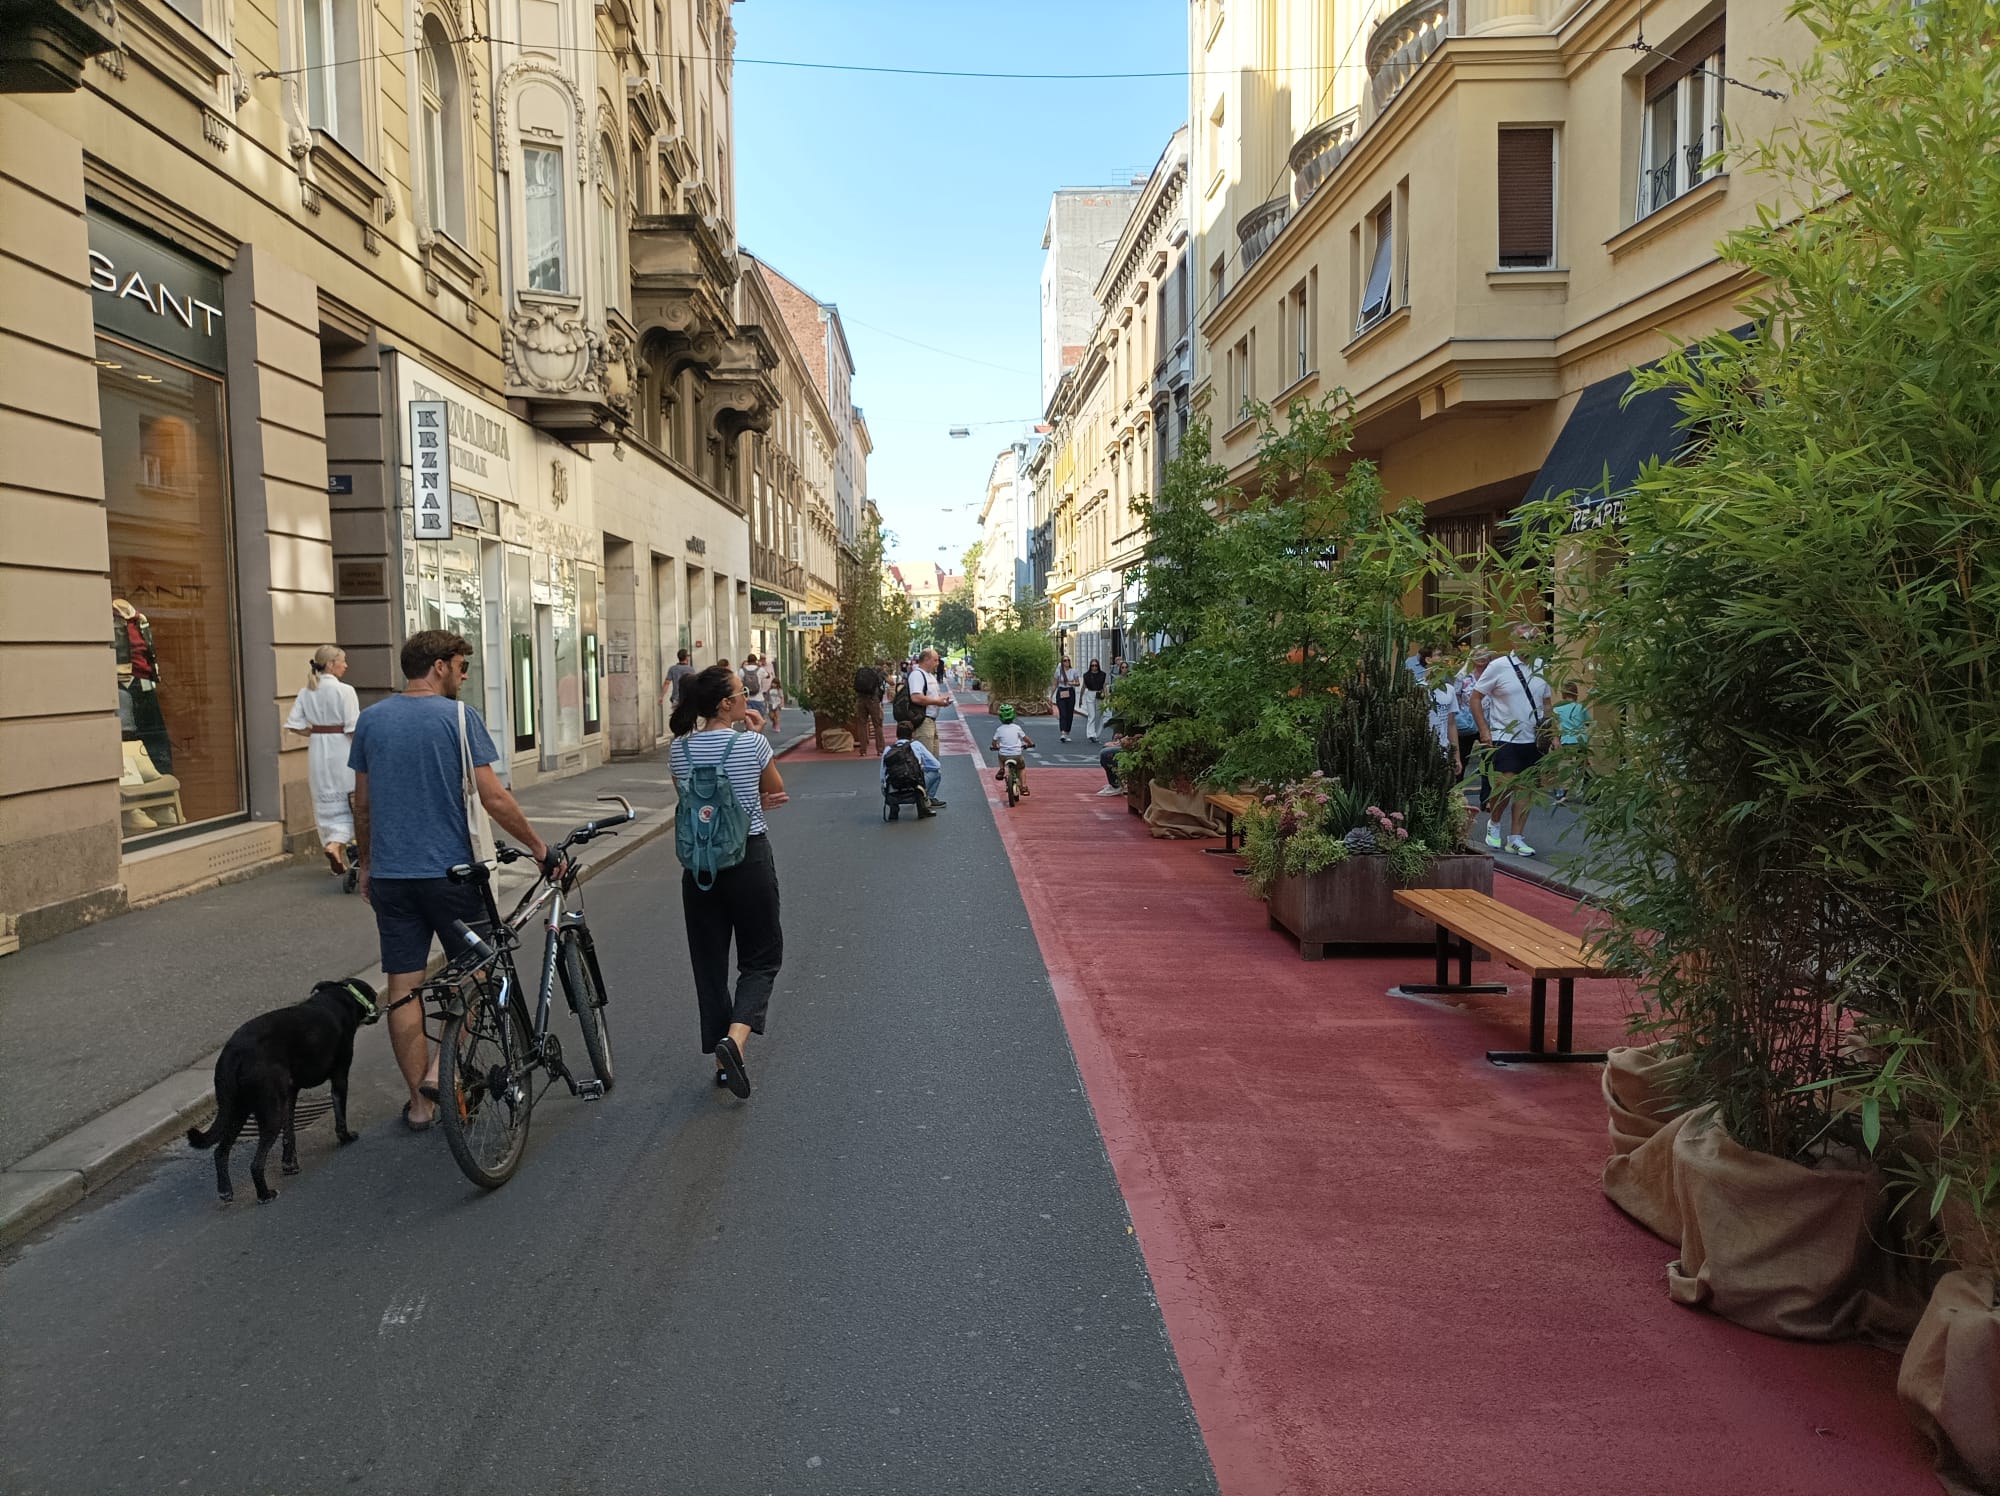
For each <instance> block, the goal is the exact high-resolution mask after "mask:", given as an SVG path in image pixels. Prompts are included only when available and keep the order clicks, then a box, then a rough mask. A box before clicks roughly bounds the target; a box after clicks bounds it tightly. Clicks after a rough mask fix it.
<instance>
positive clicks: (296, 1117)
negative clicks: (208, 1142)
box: [201, 1089, 333, 1143]
mask: <svg viewBox="0 0 2000 1496" xmlns="http://www.w3.org/2000/svg"><path fill="white" fill-rule="evenodd" d="M332 1114H333V1092H332V1090H331V1089H326V1090H319V1091H301V1092H299V1101H298V1105H297V1106H296V1107H294V1108H293V1111H292V1117H293V1127H294V1129H295V1130H296V1131H298V1132H304V1131H305V1130H306V1129H307V1128H308V1127H310V1126H312V1125H313V1123H315V1122H317V1121H319V1120H320V1118H322V1117H327V1116H331V1115H332ZM213 1126H215V1114H214V1113H213V1112H211V1113H209V1117H208V1120H207V1121H206V1122H204V1123H202V1124H201V1130H202V1131H203V1132H207V1131H208V1130H209V1128H211V1127H213ZM263 1135H264V1130H263V1129H262V1128H261V1127H259V1126H258V1125H257V1119H256V1118H255V1117H252V1118H250V1120H249V1121H247V1122H246V1123H244V1124H243V1131H242V1132H241V1133H239V1134H237V1138H236V1141H237V1142H238V1143H241V1142H243V1141H244V1139H246V1138H261V1137H262V1136H263Z"/></svg>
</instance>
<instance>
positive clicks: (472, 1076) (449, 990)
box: [425, 795, 636, 1190]
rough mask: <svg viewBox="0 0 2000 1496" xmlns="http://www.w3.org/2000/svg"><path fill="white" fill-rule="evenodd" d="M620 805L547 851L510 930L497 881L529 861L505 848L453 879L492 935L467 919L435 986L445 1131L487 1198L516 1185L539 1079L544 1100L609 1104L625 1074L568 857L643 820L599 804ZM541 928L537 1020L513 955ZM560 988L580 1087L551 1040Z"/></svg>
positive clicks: (458, 870) (626, 808) (465, 866)
mask: <svg viewBox="0 0 2000 1496" xmlns="http://www.w3.org/2000/svg"><path fill="white" fill-rule="evenodd" d="M598 798H599V799H600V800H609V801H616V802H617V803H618V806H619V814H617V815H615V816H607V817H606V818H604V819H603V820H597V821H588V822H586V823H584V824H583V825H581V826H579V827H577V828H576V829H575V830H574V831H572V832H570V834H569V835H568V836H566V837H564V838H563V839H562V840H561V841H560V842H558V843H557V844H556V845H555V846H554V847H552V848H550V858H549V862H548V864H546V865H545V866H543V867H542V869H541V871H540V874H539V876H538V877H537V878H536V879H535V881H534V883H533V884H531V885H530V886H529V888H528V890H527V891H526V892H525V893H523V894H522V895H521V899H520V902H519V903H518V904H516V905H515V906H514V910H513V912H512V913H510V914H508V915H507V916H506V917H505V918H504V919H503V918H502V917H501V915H500V907H499V905H498V904H496V903H495V902H494V898H493V871H494V869H495V868H497V867H498V866H500V865H501V864H502V863H509V862H518V861H519V860H520V859H522V858H523V857H526V856H527V855H528V854H527V853H526V852H523V851H522V850H521V849H520V848H518V847H510V846H502V847H500V848H499V849H498V850H497V853H496V855H495V857H494V860H493V861H491V862H475V863H461V864H460V865H459V866H457V867H455V868H453V869H451V871H450V872H449V873H448V874H447V876H448V877H449V878H450V879H451V880H452V881H453V882H454V883H470V884H473V885H475V886H477V888H478V889H479V891H480V895H481V897H483V898H484V899H485V901H486V913H487V922H488V929H489V931H490V935H489V936H482V935H481V934H480V933H479V932H478V931H476V930H474V929H473V928H472V927H471V926H470V925H468V924H466V922H465V921H464V920H458V921H456V922H455V923H454V925H453V930H454V932H455V933H456V934H457V936H458V938H459V941H460V943H461V944H462V946H463V947H464V949H463V950H462V951H461V952H460V953H459V954H458V955H457V956H456V957H453V958H451V959H449V960H448V961H447V962H446V964H445V968H444V970H443V971H442V972H440V973H439V974H438V975H437V976H436V977H434V978H433V979H432V980H431V981H430V982H428V983H426V984H425V985H426V988H427V989H428V990H427V994H426V995H427V996H428V997H430V999H431V1001H432V1002H434V1003H436V1004H437V1005H439V1006H441V1007H442V1008H443V1009H444V1020H445V1021H444V1033H443V1036H442V1041H441V1052H440V1054H439V1057H438V1121H439V1122H440V1123H442V1124H443V1127H444V1137H445V1142H446V1143H448V1144H449V1145H450V1146H451V1156H452V1158H453V1159H454V1160H455V1161H456V1162H457V1164H458V1167H459V1169H460V1170H461V1171H462V1172H463V1173H464V1174H465V1177H466V1178H467V1179H470V1180H471V1181H472V1182H473V1183H474V1184H476V1185H478V1186H479V1187H480V1188H481V1189H489V1190H490V1189H498V1188H499V1187H500V1186H501V1185H503V1184H505V1183H506V1182H507V1181H508V1180H509V1179H510V1178H512V1177H513V1174H514V1170H515V1169H516V1168H518V1167H519V1166H520V1163H521V1156H522V1153H523V1152H524V1151H525V1150H526V1148H527V1143H528V1122H529V1119H530V1118H531V1117H532V1116H533V1115H534V1110H535V1102H536V1101H537V1100H538V1099H539V1096H538V1094H537V1090H536V1084H535V1072H536V1071H537V1070H541V1071H545V1072H546V1073H547V1076H548V1079H547V1080H546V1081H544V1082H543V1083H542V1086H541V1090H542V1091H547V1089H548V1088H549V1086H551V1085H553V1084H554V1083H555V1082H556V1081H557V1080H561V1081H563V1082H564V1083H565V1084H566V1085H568V1087H569V1089H570V1094H571V1095H572V1096H575V1097H577V1098H578V1099H580V1100H583V1101H596V1100H598V1099H600V1098H601V1097H603V1096H606V1095H608V1094H609V1093H610V1091H611V1087H612V1084H613V1082H614V1081H615V1079H616V1073H615V1072H614V1070H613V1068H612V1061H611V1029H610V1026H609V1024H608V1023H607V1022H606V1021H605V1017H604V1004H605V1000H606V996H607V994H606V993H605V990H604V973H603V971H602V970H601V969H600V968H599V966H598V963H597V944H596V942H595V941H594V940H593V939H592V938H591V933H590V926H589V925H588V924H586V923H585V921H584V914H583V910H582V908H581V907H576V906H574V905H573V902H572V901H573V895H574V893H575V890H576V883H577V878H578V876H579V873H580V871H581V869H580V868H579V866H578V865H577V863H576V861H575V860H574V859H573V858H571V857H569V856H568V855H566V854H567V853H568V852H569V851H570V849H571V848H573V847H580V846H583V845H585V844H587V843H589V842H591V841H593V840H595V839H596V838H597V837H600V836H613V835H616V834H617V833H616V832H615V831H614V830H613V829H612V828H614V827H617V826H622V825H624V824H626V823H627V822H628V821H631V820H634V819H636V817H635V815H634V812H633V810H632V805H631V802H630V801H628V800H627V799H625V797H624V796H622V795H600V796H598ZM544 909H546V910H547V916H546V918H545V919H544V921H543V930H544V931H545V933H546V940H545V944H544V947H543V950H542V980H541V989H540V1001H539V1003H538V1005H537V1007H536V1010H535V1013H534V1016H533V1018H532V1019H531V1018H530V1017H529V1014H528V1011H527V1007H526V1004H525V1003H524V1002H523V1001H521V1000H519V999H520V997H521V995H522V986H521V976H520V973H519V971H518V970H517V969H516V968H515V965H514V950H515V948H516V947H517V946H518V945H519V944H520V939H521V932H522V931H523V930H525V929H526V928H527V926H528V922H529V921H530V920H532V919H533V918H534V917H535V915H536V914H538V913H540V912H542V911H543V910H544ZM558 980H560V981H561V983H562V987H563V994H564V996H565V998H566V999H567V1001H568V1003H569V1007H570V1011H571V1012H573V1013H574V1014H575V1015H576V1020H577V1024H578V1026H579V1027H580V1028H581V1030H582V1032H583V1047H584V1051H585V1053H586V1054H587V1055H588V1056H589V1059H590V1066H591V1071H592V1078H591V1079H589V1080H578V1079H577V1078H576V1077H575V1076H574V1075H572V1074H571V1073H570V1069H569V1066H568V1064H567V1063H566V1062H565V1061H564V1059H563V1052H562V1044H561V1042H560V1041H559V1040H557V1038H556V1036H555V1035H554V1034H552V1033H550V1032H549V1015H550V1013H551V1012H552V1011H553V1009H554V1006H555V1002H554V999H555V986H556V983H557V981H558Z"/></svg>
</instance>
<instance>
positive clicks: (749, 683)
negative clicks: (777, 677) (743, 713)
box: [737, 652, 771, 718]
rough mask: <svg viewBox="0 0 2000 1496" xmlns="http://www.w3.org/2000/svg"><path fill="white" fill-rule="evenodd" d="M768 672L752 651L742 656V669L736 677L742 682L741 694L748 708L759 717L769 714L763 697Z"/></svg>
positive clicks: (766, 716) (767, 705)
mask: <svg viewBox="0 0 2000 1496" xmlns="http://www.w3.org/2000/svg"><path fill="white" fill-rule="evenodd" d="M769 675H770V672H769V670H768V668H767V667H766V666H765V664H764V663H763V661H762V659H760V658H759V657H758V656H757V655H756V654H755V653H754V652H753V653H751V654H747V655H745V656H744V657H743V670H742V672H741V673H740V674H739V675H738V677H737V679H739V680H741V681H742V682H743V695H744V698H745V700H746V702H747V703H748V705H749V707H750V710H751V711H753V712H755V713H756V714H757V715H758V716H759V717H762V718H768V717H769V716H770V715H771V712H770V707H769V704H768V703H767V702H766V701H765V699H764V688H765V685H766V683H767V681H768V680H769Z"/></svg>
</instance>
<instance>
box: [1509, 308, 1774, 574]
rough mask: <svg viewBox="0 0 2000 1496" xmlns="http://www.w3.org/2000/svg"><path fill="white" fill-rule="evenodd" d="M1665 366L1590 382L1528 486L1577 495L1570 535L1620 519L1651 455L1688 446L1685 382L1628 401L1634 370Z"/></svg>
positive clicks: (1539, 495) (1739, 333) (1541, 492)
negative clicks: (1683, 409)
mask: <svg viewBox="0 0 2000 1496" xmlns="http://www.w3.org/2000/svg"><path fill="white" fill-rule="evenodd" d="M1731 332H1732V333H1733V335H1734V336H1736V337H1738V338H1749V337H1752V336H1754V335H1755V333H1756V325H1755V324H1754V323H1749V322H1746V323H1744V324H1743V325H1742V326H1741V327H1737V328H1733V329H1731ZM1657 366H1658V362H1657V361H1655V362H1654V363H1650V364H1644V365H1641V366H1640V368H1639V369H1637V370H1634V371H1632V373H1626V374H1614V375H1612V377H1611V378H1609V379H1600V380H1599V381H1598V382H1597V383H1596V384H1593V385H1591V386H1590V387H1589V388H1588V389H1586V390H1585V391H1584V392H1583V398H1582V399H1580V400H1578V401H1577V402H1576V409H1574V410H1572V411H1571V412H1570V413H1569V419H1568V420H1567V421H1565V422H1564V423H1563V429H1562V432H1561V434H1560V435H1558V436H1557V437H1556V444H1555V445H1554V446H1553V447H1551V448H1550V449H1549V455H1548V457H1547V459H1546V460H1544V461H1543V463H1542V470H1541V472H1539V473H1538V474H1536V475H1535V481H1534V482H1533V483H1530V484H1529V485H1528V496H1527V500H1526V502H1528V503H1535V502H1538V501H1540V500H1542V499H1548V498H1554V497H1558V496H1560V495H1562V494H1565V493H1567V494H1569V495H1570V496H1571V511H1572V512H1571V514H1570V522H1569V533H1570V534H1572V535H1574V534H1576V533H1577V532H1579V531H1582V530H1595V529H1599V528H1601V527H1603V526H1605V525H1615V524H1617V523H1618V522H1619V520H1621V519H1622V518H1623V517H1624V514H1625V498H1624V496H1625V495H1626V494H1627V493H1630V492H1631V490H1632V485H1633V484H1634V483H1636V482H1637V481H1638V479H1639V470H1640V469H1641V468H1643V467H1644V466H1645V465H1646V459H1647V458H1649V457H1658V458H1659V459H1661V461H1663V462H1672V461H1673V460H1674V458H1675V457H1677V456H1678V455H1679V454H1680V450H1681V448H1682V447H1684V446H1686V445H1687V442H1688V437H1689V433H1688V432H1687V431H1685V430H1684V429H1682V424H1681V423H1682V422H1683V421H1684V420H1686V417H1685V416H1683V415H1682V414H1681V408H1680V394H1681V391H1680V390H1679V389H1678V388H1669V389H1662V390H1646V391H1645V392H1643V393H1641V394H1638V395H1634V396H1633V397H1632V402H1631V403H1630V404H1629V405H1628V404H1626V403H1625V392H1626V391H1627V390H1629V389H1631V388H1632V378H1633V374H1635V373H1640V372H1643V371H1644V370H1647V369H1652V368H1656V367H1657Z"/></svg>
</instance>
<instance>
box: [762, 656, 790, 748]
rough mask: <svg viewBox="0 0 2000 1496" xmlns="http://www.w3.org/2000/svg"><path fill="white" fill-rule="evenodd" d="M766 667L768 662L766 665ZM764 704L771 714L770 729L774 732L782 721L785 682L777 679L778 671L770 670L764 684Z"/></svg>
mask: <svg viewBox="0 0 2000 1496" xmlns="http://www.w3.org/2000/svg"><path fill="white" fill-rule="evenodd" d="M766 668H767V669H768V668H769V666H768V663H767V665H766ZM764 705H765V706H766V708H767V709H768V710H769V711H770V714H771V731H772V733H773V734H775V733H776V732H777V731H778V729H779V727H780V726H782V725H783V723H784V716H785V683H784V682H783V681H781V680H779V679H778V672H777V671H775V670H772V671H771V678H770V680H769V681H767V682H766V683H765V686H764Z"/></svg>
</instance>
